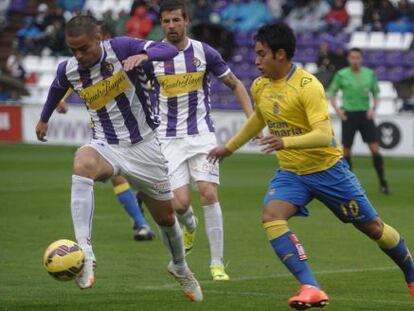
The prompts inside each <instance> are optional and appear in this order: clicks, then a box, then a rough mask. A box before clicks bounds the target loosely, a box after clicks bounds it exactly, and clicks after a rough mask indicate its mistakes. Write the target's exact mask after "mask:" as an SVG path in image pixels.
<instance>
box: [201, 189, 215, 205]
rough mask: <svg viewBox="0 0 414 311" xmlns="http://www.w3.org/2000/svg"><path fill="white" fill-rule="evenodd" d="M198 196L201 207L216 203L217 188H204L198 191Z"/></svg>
mask: <svg viewBox="0 0 414 311" xmlns="http://www.w3.org/2000/svg"><path fill="white" fill-rule="evenodd" d="M200 196H201V202H202V203H203V205H210V204H214V203H216V202H217V200H218V196H217V187H216V186H213V185H211V186H209V187H204V188H203V189H202V190H201V189H200Z"/></svg>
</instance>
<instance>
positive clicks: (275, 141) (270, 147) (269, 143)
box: [259, 135, 284, 153]
mask: <svg viewBox="0 0 414 311" xmlns="http://www.w3.org/2000/svg"><path fill="white" fill-rule="evenodd" d="M259 145H260V146H264V147H263V149H262V151H263V152H265V153H272V152H273V151H277V150H280V149H283V147H284V146H283V139H282V138H280V137H277V136H272V135H269V136H265V137H263V138H261V139H259Z"/></svg>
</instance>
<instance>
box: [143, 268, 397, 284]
mask: <svg viewBox="0 0 414 311" xmlns="http://www.w3.org/2000/svg"><path fill="white" fill-rule="evenodd" d="M397 269H398V267H395V266H388V267H376V268H359V269H356V268H354V269H335V270H322V271H316V272H314V274H315V275H327V274H340V273H359V272H372V271H374V272H375V271H389V270H397ZM291 276H292V274H290V273H280V274H275V275H270V276H247V277H232V278H231V282H244V281H254V280H268V279H281V278H286V277H291ZM199 281H200V283H201V284H215V283H216V282H215V281H212V280H199ZM175 286H176V284H175V283H172V284H171V283H169V284H163V285H157V286H144V287H142V288H143V289H160V288H172V287H175Z"/></svg>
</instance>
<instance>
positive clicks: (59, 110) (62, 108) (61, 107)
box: [56, 100, 69, 113]
mask: <svg viewBox="0 0 414 311" xmlns="http://www.w3.org/2000/svg"><path fill="white" fill-rule="evenodd" d="M68 110H69V109H68V105H66V103H65V101H63V100H61V101H60V102H59V104H58V105H57V107H56V111H57V113H66V112H68Z"/></svg>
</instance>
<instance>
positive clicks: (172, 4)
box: [160, 0, 188, 18]
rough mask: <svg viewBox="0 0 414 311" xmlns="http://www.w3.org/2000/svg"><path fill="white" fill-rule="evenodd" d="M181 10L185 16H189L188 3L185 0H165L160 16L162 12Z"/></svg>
mask: <svg viewBox="0 0 414 311" xmlns="http://www.w3.org/2000/svg"><path fill="white" fill-rule="evenodd" d="M173 10H181V12H182V13H183V17H184V18H187V17H188V12H187V4H186V1H185V0H163V1H161V3H160V17H161V14H162V12H165V11H173Z"/></svg>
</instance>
